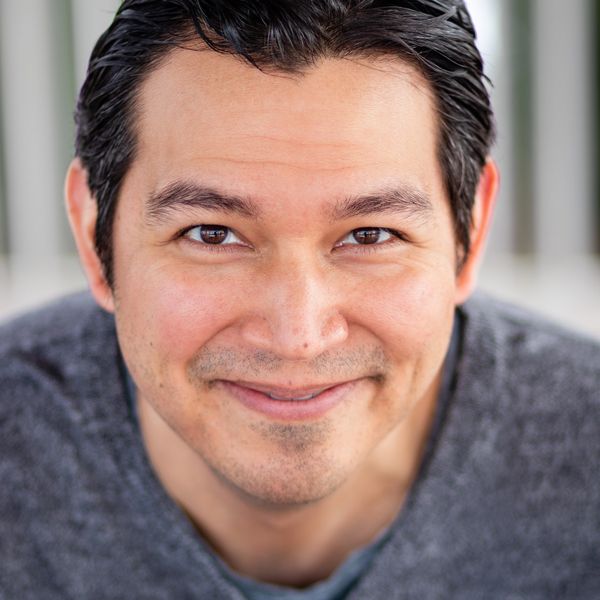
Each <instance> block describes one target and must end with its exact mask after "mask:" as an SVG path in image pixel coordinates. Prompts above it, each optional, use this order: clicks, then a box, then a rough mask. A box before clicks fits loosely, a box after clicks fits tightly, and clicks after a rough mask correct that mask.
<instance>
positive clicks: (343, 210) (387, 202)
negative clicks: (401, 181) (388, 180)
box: [331, 185, 433, 221]
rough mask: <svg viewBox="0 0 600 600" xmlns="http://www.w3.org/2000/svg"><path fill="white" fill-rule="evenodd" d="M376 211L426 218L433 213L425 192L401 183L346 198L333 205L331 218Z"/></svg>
mask: <svg viewBox="0 0 600 600" xmlns="http://www.w3.org/2000/svg"><path fill="white" fill-rule="evenodd" d="M378 213H387V214H403V215H406V216H408V217H420V218H428V217H429V216H430V215H431V214H432V213H433V203H432V201H431V198H430V197H429V196H428V195H427V194H426V193H425V192H422V191H421V190H419V189H417V188H414V187H411V186H406V185H403V186H400V187H394V188H389V189H386V190H382V191H381V192H377V193H375V194H368V195H365V196H353V197H349V198H346V199H345V200H342V201H341V202H338V204H337V205H336V206H334V207H333V210H332V211H331V219H332V220H333V221H337V220H343V219H350V218H352V217H360V216H368V215H373V214H378Z"/></svg>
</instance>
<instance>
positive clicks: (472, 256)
mask: <svg viewBox="0 0 600 600" xmlns="http://www.w3.org/2000/svg"><path fill="white" fill-rule="evenodd" d="M498 181H499V175H498V168H497V167H496V164H495V163H494V161H493V160H492V159H491V158H489V159H488V160H487V162H486V163H485V165H484V167H483V169H482V170H481V175H480V178H479V185H478V186H477V195H476V198H475V205H474V207H473V224H472V227H471V248H470V251H469V254H468V256H467V259H466V261H465V263H464V264H463V266H462V268H461V270H460V272H459V273H458V275H457V279H456V297H455V303H456V304H462V303H463V302H465V301H466V300H467V298H468V297H469V296H470V295H471V293H472V292H473V290H474V289H475V284H476V283H477V275H478V273H479V267H480V265H481V261H482V259H483V254H484V251H485V244H486V241H487V238H488V234H489V230H490V225H491V222H492V216H493V214H494V206H495V203H496V195H497V192H498Z"/></svg>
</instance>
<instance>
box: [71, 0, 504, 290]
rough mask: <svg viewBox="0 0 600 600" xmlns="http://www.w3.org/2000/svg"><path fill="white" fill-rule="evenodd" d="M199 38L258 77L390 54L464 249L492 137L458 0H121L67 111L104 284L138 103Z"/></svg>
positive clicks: (479, 69) (469, 27)
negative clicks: (412, 96) (409, 88)
mask: <svg viewBox="0 0 600 600" xmlns="http://www.w3.org/2000/svg"><path fill="white" fill-rule="evenodd" d="M192 40H202V41H203V42H204V44H206V45H207V46H208V47H209V48H211V49H212V50H214V51H216V52H221V53H230V54H236V55H239V56H240V57H242V58H243V59H244V60H246V61H247V62H248V63H249V64H251V65H253V66H255V67H257V68H259V69H263V70H274V71H279V72H287V73H301V72H302V71H305V70H307V69H309V68H310V67H311V66H312V65H314V64H315V63H316V61H317V60H319V59H321V58H324V57H351V56H367V57H368V56H393V57H398V58H399V59H401V60H404V61H407V62H409V63H410V64H412V65H413V66H415V67H416V68H417V69H419V71H420V72H421V73H422V74H423V75H424V77H425V78H426V79H427V81H428V82H429V84H430V85H431V87H432V89H433V91H434V93H435V99H436V107H437V112H438V115H439V119H438V120H439V142H438V158H439V161H440V165H441V168H442V172H443V176H444V183H445V186H446V191H447V194H448V196H449V199H450V205H451V211H452V215H453V219H454V227H455V234H456V239H457V241H458V244H459V248H460V250H461V252H460V255H461V256H462V257H465V256H466V255H467V254H468V251H469V242H470V228H471V218H472V209H473V202H474V198H475V193H476V189H477V184H478V181H479V176H480V173H481V169H482V167H483V165H484V163H485V160H486V158H487V155H488V153H489V150H490V146H491V144H492V143H493V138H494V124H493V116H492V110H491V106H490V98H489V93H488V89H487V85H486V84H487V79H486V77H485V75H484V73H483V62H482V59H481V55H480V53H479V51H478V49H477V47H476V45H475V40H476V34H475V30H474V28H473V24H472V21H471V18H470V16H469V13H468V11H467V9H466V7H465V5H464V2H463V1H462V0H301V1H299V0H243V1H241V2H239V1H235V0H125V1H124V2H123V3H122V4H121V6H120V8H119V10H118V11H117V14H116V16H115V19H114V21H113V23H112V24H111V26H110V27H109V28H108V30H107V31H106V32H105V33H104V34H103V35H102V36H101V37H100V39H99V40H98V42H97V44H96V46H95V48H94V50H93V52H92V56H91V59H90V63H89V67H88V73H87V77H86V80H85V83H84V85H83V87H82V89H81V93H80V96H79V100H78V103H77V109H76V114H75V118H76V123H77V135H76V154H77V156H78V157H79V158H80V159H81V161H82V163H83V165H84V167H85V168H86V170H87V174H88V185H89V187H90V190H91V192H92V194H93V195H94V197H95V199H96V202H97V205H98V220H97V224H96V231H95V243H96V250H97V252H98V255H99V257H100V260H101V262H102V265H103V269H104V274H105V277H106V279H107V281H108V282H109V284H111V285H112V283H113V264H112V262H113V261H112V227H113V220H114V214H115V208H116V203H117V198H118V195H119V190H120V187H121V184H122V182H123V178H124V176H125V175H126V173H127V171H128V169H129V167H130V165H131V163H132V161H133V159H134V157H135V152H136V132H135V125H136V100H137V94H138V91H139V89H140V85H141V83H142V81H143V80H144V78H145V77H147V76H148V74H149V73H151V72H152V70H153V69H154V68H156V67H157V66H158V65H159V63H160V61H161V60H163V59H164V58H165V56H167V54H168V53H169V51H170V50H171V49H173V48H175V47H178V46H181V45H185V44H188V43H189V42H190V41H192Z"/></svg>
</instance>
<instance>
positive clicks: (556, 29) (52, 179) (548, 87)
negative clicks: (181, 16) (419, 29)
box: [0, 0, 600, 337]
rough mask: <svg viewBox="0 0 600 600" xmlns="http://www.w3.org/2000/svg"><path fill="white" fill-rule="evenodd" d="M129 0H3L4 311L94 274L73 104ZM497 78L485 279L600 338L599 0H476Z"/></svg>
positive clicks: (0, 259) (482, 41)
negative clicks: (85, 254)
mask: <svg viewBox="0 0 600 600" xmlns="http://www.w3.org/2000/svg"><path fill="white" fill-rule="evenodd" d="M118 4H119V3H118V1H117V0H0V319H3V318H7V317H8V316H10V315H12V314H14V313H16V312H21V311H23V310H26V309H28V308H30V307H31V306H34V305H36V304H38V303H40V302H42V301H46V300H48V299H50V298H53V297H56V296H58V295H60V294H62V293H65V292H68V291H72V290H77V289H81V288H82V287H83V286H84V285H85V281H84V278H83V275H82V272H81V269H80V267H79V264H78V261H77V258H76V256H75V250H74V245H73V243H72V241H71V236H70V233H69V231H68V225H67V222H66V218H65V216H64V210H63V200H62V185H63V177H64V172H65V169H66V167H67V165H68V163H69V161H70V159H71V157H72V154H73V149H72V148H73V135H74V127H73V120H72V113H73V107H74V102H75V98H76V94H77V90H78V89H79V87H80V85H81V83H82V81H83V77H84V74H85V68H86V62H87V59H88V57H89V54H90V52H91V49H92V46H93V44H94V42H95V40H96V39H97V38H98V36H99V35H100V33H101V32H102V31H103V30H104V29H105V28H106V27H107V26H108V24H109V23H110V21H111V19H112V15H113V13H114V11H115V10H116V8H117V6H118ZM467 4H468V6H469V8H470V10H471V13H472V16H473V19H474V21H475V24H476V27H477V29H478V32H479V47H480V50H481V51H482V54H483V56H484V60H485V62H486V65H487V72H488V75H489V77H490V79H491V80H492V81H493V82H494V88H493V92H492V95H493V102H494V106H495V111H496V116H497V122H498V132H499V135H498V143H497V145H496V147H495V149H494V153H493V154H494V157H495V158H496V160H497V162H498V163H499V165H500V169H501V172H502V187H501V194H500V202H499V204H498V209H497V213H496V217H495V222H494V230H493V235H492V238H491V240H490V243H489V245H488V251H487V256H486V260H485V263H484V265H483V269H482V278H481V284H480V287H481V288H483V289H486V290H489V291H492V292H494V293H496V294H497V295H499V296H501V297H503V298H506V299H508V300H514V301H518V302H520V303H521V304H525V305H527V306H530V307H533V308H535V309H537V310H539V311H541V312H543V313H546V314H547V315H549V316H552V317H554V318H556V319H558V320H559V321H562V322H563V323H565V324H567V325H570V326H572V327H575V328H577V329H579V330H581V331H584V332H587V333H589V334H592V335H595V336H597V337H600V177H599V176H598V168H597V167H598V157H599V154H598V140H599V138H600V108H599V106H600V102H599V99H600V93H599V91H600V90H599V82H600V34H599V32H600V0H569V2H565V1H564V0H467Z"/></svg>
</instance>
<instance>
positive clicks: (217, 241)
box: [182, 225, 246, 246]
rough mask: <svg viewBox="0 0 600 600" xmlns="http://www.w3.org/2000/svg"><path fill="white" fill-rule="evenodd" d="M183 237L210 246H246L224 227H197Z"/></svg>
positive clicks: (188, 230)
mask: <svg viewBox="0 0 600 600" xmlns="http://www.w3.org/2000/svg"><path fill="white" fill-rule="evenodd" d="M182 237H184V238H187V239H188V240H191V241H193V242H198V243H200V244H206V245H210V246H229V245H234V244H241V245H244V246H245V245H246V244H244V242H242V240H240V239H239V238H238V237H237V236H236V235H235V233H233V231H232V230H231V229H229V227H224V226H223V225H195V226H194V227H190V228H189V229H187V230H186V231H184V232H183V234H182Z"/></svg>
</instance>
